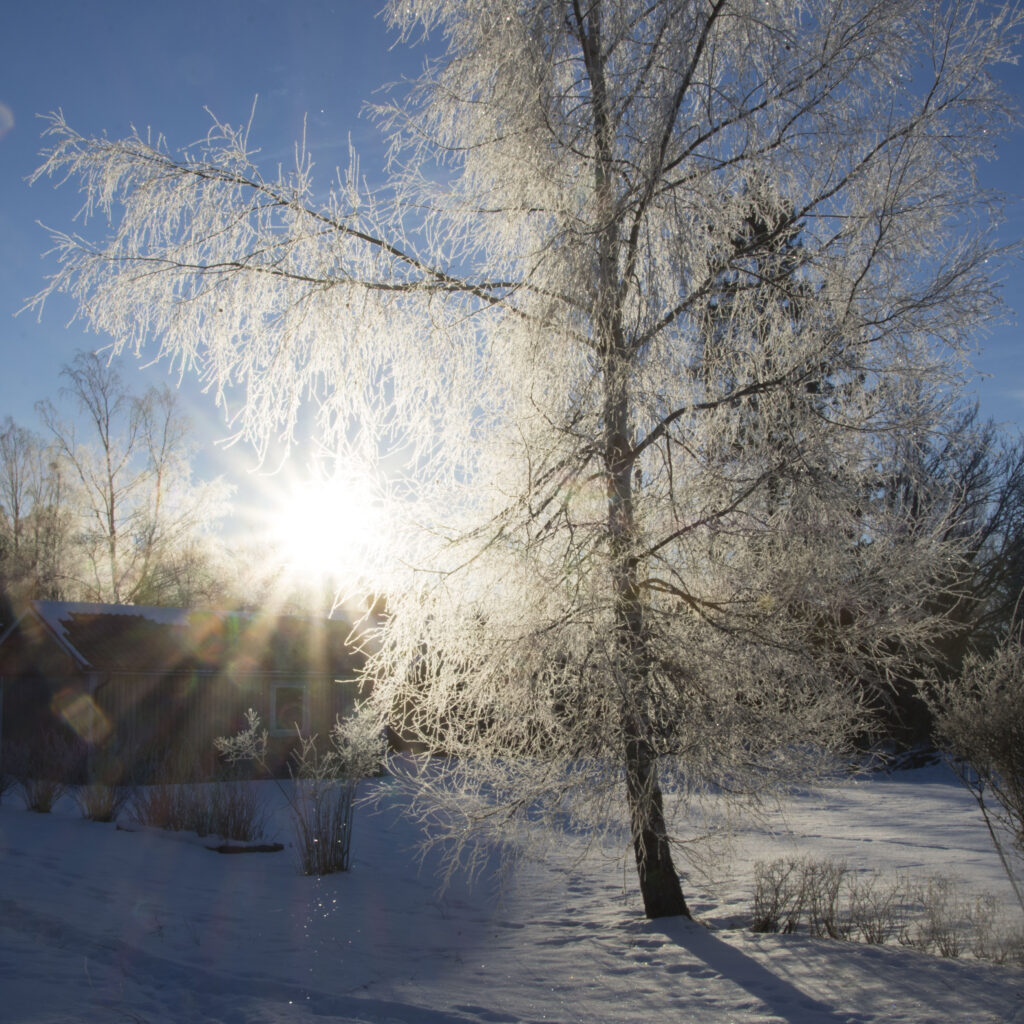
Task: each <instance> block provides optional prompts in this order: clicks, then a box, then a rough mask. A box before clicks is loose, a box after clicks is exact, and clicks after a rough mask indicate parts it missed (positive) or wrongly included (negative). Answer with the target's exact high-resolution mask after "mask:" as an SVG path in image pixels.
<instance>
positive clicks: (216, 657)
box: [29, 601, 355, 672]
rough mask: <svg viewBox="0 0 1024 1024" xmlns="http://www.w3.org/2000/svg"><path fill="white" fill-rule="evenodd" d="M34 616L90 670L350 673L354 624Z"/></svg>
mask: <svg viewBox="0 0 1024 1024" xmlns="http://www.w3.org/2000/svg"><path fill="white" fill-rule="evenodd" d="M29 614H32V615H34V616H35V617H36V618H37V619H38V620H39V621H40V622H41V623H42V624H43V626H44V628H45V629H46V630H47V631H48V632H49V633H50V635H51V636H53V638H54V639H55V640H56V641H57V643H58V644H60V645H61V647H63V648H64V650H65V651H66V652H67V653H68V654H69V655H70V656H71V657H72V658H73V659H74V660H75V662H77V663H78V664H79V665H80V666H81V667H82V668H84V669H87V670H90V669H91V670H104V669H105V670H109V671H129V672H151V671H161V672H164V671H170V670H198V671H210V670H217V669H221V668H224V667H225V666H226V665H227V664H229V663H230V664H233V665H235V666H238V667H244V668H246V669H248V670H252V671H297V670H302V669H313V667H314V666H317V669H316V670H319V671H332V672H333V671H339V672H348V671H352V670H353V668H354V664H355V663H354V654H355V651H354V645H353V644H352V643H351V638H350V634H351V630H352V625H351V622H349V621H348V620H345V619H332V620H327V619H315V618H300V617H297V616H273V615H261V614H258V613H253V612H230V611H215V610H198V609H189V608H159V607H153V606H149V605H115V604H96V603H90V602H83V601H33V602H32V603H31V611H30V613H29Z"/></svg>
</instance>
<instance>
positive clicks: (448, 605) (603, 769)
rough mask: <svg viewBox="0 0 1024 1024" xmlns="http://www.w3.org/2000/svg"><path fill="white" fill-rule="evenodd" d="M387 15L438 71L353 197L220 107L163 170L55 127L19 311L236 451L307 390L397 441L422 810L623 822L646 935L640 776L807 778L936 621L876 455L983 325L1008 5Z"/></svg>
mask: <svg viewBox="0 0 1024 1024" xmlns="http://www.w3.org/2000/svg"><path fill="white" fill-rule="evenodd" d="M386 10H387V13H388V16H389V18H390V20H391V23H392V25H393V26H394V27H395V28H396V29H397V30H398V32H399V33H400V35H401V37H402V39H403V40H405V41H407V42H413V41H414V40H415V39H416V37H417V36H418V35H419V34H420V33H421V32H427V33H434V34H439V35H440V36H441V37H443V39H444V42H445V44H446V51H445V55H444V57H443V59H441V60H440V61H437V62H433V63H430V64H428V65H427V66H426V68H425V70H424V71H423V73H422V75H421V76H420V77H419V78H418V79H417V80H416V81H414V82H412V83H411V84H410V86H409V87H408V89H406V90H405V91H404V92H402V93H401V94H400V95H399V96H398V97H397V98H396V99H394V100H393V101H391V102H388V103H386V104H384V105H382V106H381V107H380V108H378V110H377V114H378V117H379V119H380V122H381V124H382V126H383V128H384V130H385V131H386V132H387V133H388V136H389V138H390V140H391V156H390V162H389V167H388V172H389V174H388V178H387V183H386V185H385V186H384V187H382V188H379V189H377V188H370V187H368V186H367V185H366V183H365V182H364V181H363V179H362V178H361V176H360V171H359V166H358V162H357V161H356V159H355V157H354V156H353V159H352V161H351V164H350V167H349V170H348V172H347V173H346V174H344V175H339V176H338V177H337V179H336V181H335V182H334V183H333V185H331V186H330V187H329V189H328V190H327V191H326V192H320V191H317V190H316V189H315V188H314V185H313V163H312V160H311V158H310V156H309V155H308V154H307V153H306V151H305V147H304V145H301V144H300V145H299V146H298V147H297V149H296V160H295V166H294V168H293V169H292V170H290V171H284V170H279V171H278V172H277V173H276V174H274V175H273V176H269V177H268V176H265V175H264V173H263V172H261V170H260V169H259V167H258V166H257V164H256V157H255V151H254V149H253V148H252V145H251V143H250V141H249V139H250V127H249V126H245V127H240V128H236V127H233V126H231V125H229V124H227V123H224V122H222V121H218V120H214V122H213V125H212V127H211V129H210V133H209V135H208V136H207V138H206V139H205V140H204V141H203V142H201V143H200V144H198V145H196V146H194V147H192V148H191V149H189V150H187V151H185V152H184V153H183V154H180V155H179V154H175V153H173V152H172V151H171V150H170V149H169V148H168V146H167V145H166V143H165V142H164V141H163V140H162V139H160V138H155V139H154V138H151V137H150V136H148V135H146V136H144V135H142V134H140V133H134V134H132V135H131V136H129V137H128V138H125V139H121V140H111V139H108V138H106V137H100V138H86V137H84V136H81V135H79V134H78V133H76V132H75V131H74V130H73V129H72V128H71V127H70V126H69V125H68V124H67V122H66V121H65V120H64V117H63V116H62V115H61V114H59V113H58V114H55V115H53V116H52V117H51V119H50V124H49V129H48V138H49V146H48V148H47V150H46V151H45V162H44V163H43V165H42V166H41V168H40V169H39V171H38V172H37V177H39V176H44V175H48V176H52V177H55V178H57V179H60V180H63V179H71V180H73V181H75V182H77V184H78V187H79V188H80V189H81V190H82V194H83V203H84V205H83V218H84V219H85V220H86V222H89V221H90V218H92V217H94V215H100V216H99V217H97V218H96V219H97V220H99V221H100V222H101V230H99V231H98V232H96V235H95V237H81V236H78V235H68V234H64V233H60V232H57V233H55V236H54V238H55V246H56V255H57V258H58V260H59V269H58V270H57V272H56V274H55V276H54V277H53V278H52V279H51V281H50V284H49V285H48V287H47V289H46V290H45V291H44V292H43V293H42V295H41V296H40V297H39V299H38V302H40V303H41V302H42V301H43V299H44V298H45V295H46V294H48V293H50V292H53V291H64V292H68V293H70V294H71V295H72V296H73V297H74V298H75V299H76V300H77V302H78V306H79V310H80V315H81V316H82V317H84V318H85V319H86V320H87V321H88V323H89V324H90V326H92V327H93V328H95V329H96V330H98V331H103V332H107V333H109V334H110V335H112V336H113V338H114V339H115V345H116V346H117V347H118V348H119V349H123V348H131V349H141V348H142V347H143V346H144V345H157V346H158V347H159V351H160V353H161V355H163V356H165V357H167V358H169V359H171V360H173V361H174V362H176V363H177V364H178V365H179V366H180V367H181V369H182V370H183V371H185V370H192V369H194V370H196V371H198V373H199V374H200V375H201V376H202V378H203V379H204V380H205V381H206V382H207V384H208V385H209V386H210V387H212V388H213V389H215V391H216V392H217V394H218V395H219V396H221V397H222V398H225V399H226V398H227V397H229V396H232V395H235V394H239V395H240V396H241V405H240V407H239V408H238V411H237V421H236V422H237V427H238V430H239V432H240V434H241V435H244V436H246V437H248V438H250V439H252V440H254V441H255V442H256V443H257V444H258V445H263V444H265V443H266V441H267V439H268V438H269V437H270V436H272V435H273V433H274V432H275V431H278V432H283V434H284V436H286V437H287V436H290V435H291V433H292V431H293V430H294V427H295V424H296V420H297V416H298V412H299V409H300V406H301V403H302V401H303V399H304V397H312V398H314V399H315V401H316V402H317V403H318V405H317V409H318V415H319V427H320V430H321V433H322V435H323V438H324V439H325V440H326V441H327V442H328V443H330V444H332V445H333V446H334V447H335V448H336V449H337V450H339V451H345V452H346V453H347V454H348V455H349V456H351V457H353V458H362V459H366V460H371V461H372V460H377V459H379V458H380V457H381V453H382V452H384V451H387V452H389V453H390V455H391V465H392V468H393V466H394V464H395V462H396V461H401V463H402V465H403V466H404V471H403V472H404V475H402V476H401V479H400V480H399V481H398V482H397V483H396V486H395V491H396V494H397V496H398V497H399V498H400V500H399V501H398V503H397V504H398V506H399V511H400V512H401V513H402V515H403V517H404V519H405V522H406V523H407V527H408V529H407V535H406V536H403V538H402V550H403V559H402V560H401V561H400V563H399V564H398V565H397V566H396V568H395V573H394V575H393V577H392V578H391V579H390V580H389V581H388V587H387V592H388V611H389V616H388V619H387V623H386V626H385V627H384V630H383V635H382V637H381V646H380V650H379V653H377V654H376V655H375V656H374V657H373V659H372V660H371V664H370V668H369V670H368V672H369V675H370V677H371V678H372V681H373V684H374V698H373V699H374V701H375V703H376V705H377V707H378V708H379V709H380V711H381V713H383V714H385V715H387V716H388V717H389V718H390V719H391V721H392V722H393V723H394V724H395V725H396V726H399V727H401V728H402V729H403V730H405V731H406V733H407V734H408V735H409V736H410V737H411V738H412V739H414V740H416V741H418V742H419V743H421V744H423V745H424V746H425V747H426V748H427V749H429V750H434V751H443V752H444V753H445V754H446V755H447V756H448V757H449V760H448V761H447V762H445V763H446V764H447V765H448V768H449V770H447V771H438V770H437V769H436V765H434V766H431V767H430V770H428V771H426V772H425V773H424V774H423V776H422V777H421V779H420V780H419V781H420V782H421V783H422V784H423V785H424V787H425V788H426V789H427V790H428V791H431V793H432V796H433V797H434V798H435V800H436V801H441V803H440V804H437V803H435V805H434V806H445V807H447V808H448V813H447V814H444V815H442V818H443V820H444V821H445V822H447V824H448V826H449V827H450V829H451V832H452V834H453V835H454V836H455V837H456V839H457V841H458V842H460V843H464V842H465V841H466V839H467V837H472V836H484V837H485V838H486V837H492V836H495V835H497V836H499V837H508V836H514V835H516V834H517V833H518V832H519V831H520V830H521V829H522V827H523V826H524V824H525V823H528V822H530V821H538V820H539V821H550V822H557V823H563V824H564V823H565V821H566V820H568V821H570V822H577V821H578V822H585V823H588V824H590V825H593V824H594V823H597V824H607V823H608V822H609V821H612V820H615V815H617V814H621V812H620V811H619V808H620V806H621V805H622V804H623V802H624V803H625V805H626V807H627V810H626V812H625V821H626V829H625V835H626V836H627V837H628V840H629V842H630V845H631V846H632V847H633V850H634V853H635V857H636V861H637V867H638V872H639V878H640V885H641V891H642V893H643V897H644V905H645V910H646V912H647V913H648V915H650V916H658V915H663V914H678V913H685V912H686V909H687V908H686V903H685V900H684V898H683V894H682V892H681V889H680V887H679V882H678V876H677V873H676V871H675V868H674V865H673V863H672V859H671V844H672V841H673V839H674V838H678V837H679V833H676V832H673V827H672V825H671V823H670V822H669V821H668V820H666V816H665V814H664V807H663V793H664V792H665V791H679V792H680V793H682V794H683V795H684V797H685V798H686V799H691V798H693V797H695V796H697V795H699V794H700V793H701V792H703V791H705V790H706V789H707V788H709V787H715V788H717V789H718V790H720V791H724V792H728V793H731V794H736V795H744V796H749V797H751V798H753V799H756V798H758V797H759V796H761V795H763V794H765V793H767V792H769V791H770V790H771V789H773V788H774V787H776V786H778V785H780V784H781V785H786V784H789V783H792V782H794V781H796V780H800V779H804V778H806V777H807V775H808V773H813V772H815V771H817V770H820V769H821V768H822V767H823V766H824V765H827V764H828V763H830V761H831V759H832V758H833V757H834V756H835V755H836V754H837V753H838V752H840V751H841V750H842V748H843V744H844V742H845V740H846V739H847V738H848V737H849V735H850V730H851V728H855V727H856V723H857V721H858V718H859V711H860V707H861V703H862V701H863V696H864V692H865V686H868V685H871V684H872V682H876V683H879V684H881V683H882V682H884V679H885V677H886V675H887V673H890V672H893V671H896V670H897V669H898V668H899V667H900V666H901V665H902V664H903V659H904V657H905V656H906V654H907V653H908V652H911V651H913V650H914V649H916V648H919V647H920V645H921V644H924V643H926V642H927V641H928V639H929V638H930V637H931V636H932V635H933V634H934V631H935V629H936V625H937V624H936V622H935V621H932V620H930V619H929V618H928V617H927V615H926V614H925V613H924V612H922V610H921V606H922V602H921V596H922V593H923V592H924V591H925V590H926V589H927V588H928V587H929V586H930V585H932V584H933V581H934V580H935V579H937V578H948V573H946V574H940V573H938V572H937V571H936V567H937V566H940V565H941V566H948V565H949V562H950V560H951V559H955V558H956V557H957V552H956V551H955V549H953V548H952V547H950V546H949V545H947V544H946V543H945V542H944V541H943V540H942V538H943V536H945V535H946V533H948V531H944V530H943V524H942V523H939V522H934V521H931V520H929V519H927V518H926V517H925V518H922V517H921V516H920V515H914V514H913V512H912V510H910V509H908V508H906V507H903V506H902V505H901V503H900V502H899V501H898V500H888V499H887V498H886V497H885V490H886V489H885V474H886V467H887V466H888V465H891V464H892V462H893V460H894V459H897V458H898V457H899V455H900V451H901V446H906V445H913V443H914V440H915V438H920V437H922V436H923V435H924V434H925V433H927V432H928V431H930V430H933V429H935V426H936V424H937V423H939V422H941V417H942V406H943V402H944V397H943V396H944V395H946V394H948V393H949V390H950V389H951V388H952V387H953V386H954V385H955V384H956V382H957V381H958V379H959V376H958V375H959V373H960V369H959V364H958V361H957V360H958V357H959V353H960V352H961V351H962V350H963V349H964V348H965V347H966V346H968V345H969V344H971V343H972V341H973V340H974V336H975V332H976V331H977V329H978V327H979V325H980V324H981V323H982V322H983V321H984V320H985V318H986V317H988V316H989V315H991V314H992V313H993V312H994V310H995V309H996V305H997V303H996V296H995V293H994V286H993V279H992V273H993V271H994V268H995V266H996V264H997V261H995V260H993V259H992V257H993V256H997V255H998V252H997V249H996V247H995V243H994V242H993V236H992V234H991V230H990V229H991V227H992V225H993V224H994V218H995V216H996V215H997V212H998V208H997V204H996V202H995V200H994V199H993V198H992V197H989V196H986V195H984V194H983V193H982V192H981V190H980V189H979V187H978V184H977V181H976V179H975V176H974V165H975V162H976V161H977V160H978V159H979V158H984V157H988V156H991V155H992V146H993V138H994V136H995V134H997V133H998V132H999V131H1000V130H1002V129H1004V128H1005V127H1007V126H1008V125H1009V124H1010V122H1011V121H1012V114H1011V112H1010V110H1009V108H1008V106H1007V102H1006V100H1005V98H1004V97H1003V96H1002V95H1001V94H1000V92H999V90H998V88H997V87H996V84H995V82H994V80H993V79H992V78H991V76H990V73H989V69H990V68H991V67H992V66H993V65H996V64H998V63H999V62H1002V61H1007V60H1010V59H1012V55H1013V46H1014V45H1015V42H1016V40H1017V38H1018V35H1019V29H1020V15H1019V13H1017V12H1016V11H1015V10H1014V9H1013V8H1012V7H1010V6H1006V7H1003V6H1000V5H997V4H980V3H970V2H957V0H951V2H949V3H941V4H926V5H922V4H920V3H917V2H909V0H838V2H835V0H829V2H825V0H805V2H802V3H792V2H785V3H783V2H774V0H773V2H767V3H765V2H754V0H713V2H703V0H702V2H698V0H657V2H655V3H651V4H640V3H637V2H635V0H587V2H584V0H557V2H556V0H520V2H515V3H509V2H507V0H501V2H498V0H481V2H479V3H474V4H465V3H462V2H455V0H415V2H411V3H410V2H404V3H397V2H395V3H391V4H389V5H388V7H387V8H386ZM107 219H109V220H110V223H111V227H110V229H109V231H108V232H107V233H106V234H104V233H103V231H102V222H103V221H106V220H107ZM85 230H88V228H83V231H85ZM446 798H450V799H448V802H447V803H445V799H446Z"/></svg>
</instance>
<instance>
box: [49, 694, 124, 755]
mask: <svg viewBox="0 0 1024 1024" xmlns="http://www.w3.org/2000/svg"><path fill="white" fill-rule="evenodd" d="M50 707H51V708H52V710H53V713H54V714H55V715H59V716H60V717H61V718H63V719H64V721H65V722H66V723H67V724H68V725H69V726H70V727H71V728H72V729H73V730H74V731H75V732H76V733H77V734H78V735H79V736H80V737H81V738H82V739H83V740H85V741H86V743H93V744H99V743H102V742H103V741H104V740H105V739H106V738H107V737H108V736H109V735H110V721H109V719H108V718H107V716H106V715H105V714H104V713H103V712H102V711H101V710H100V709H99V708H98V707H97V706H96V702H95V701H94V700H93V699H92V697H90V696H89V695H88V694H87V693H79V692H76V691H75V690H61V691H60V693H58V694H57V696H56V697H54V698H53V701H52V703H51V705H50Z"/></svg>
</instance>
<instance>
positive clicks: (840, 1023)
mask: <svg viewBox="0 0 1024 1024" xmlns="http://www.w3.org/2000/svg"><path fill="white" fill-rule="evenodd" d="M648 931H649V932H653V933H660V934H662V935H664V936H665V938H666V939H668V941H669V942H670V943H672V944H673V945H676V946H678V947H679V948H680V949H684V950H686V951H687V952H688V953H690V954H691V955H692V956H694V957H696V958H697V959H698V960H700V961H701V962H702V963H703V964H705V965H706V967H707V968H708V969H709V970H710V971H712V972H714V974H715V975H718V976H719V977H721V978H723V979H724V980H726V981H729V982H732V983H733V984H734V985H736V986H737V987H739V988H741V989H743V990H744V991H745V992H747V993H748V994H749V995H750V996H751V997H752V998H753V999H756V1000H757V1001H758V1002H759V1003H761V1004H762V1006H763V1007H764V1010H765V1011H766V1012H768V1013H771V1014H774V1015H775V1016H777V1017H778V1018H780V1019H781V1020H783V1021H788V1022H790V1024H860V1022H864V1024H867V1022H868V1021H870V1020H875V1019H877V1018H875V1017H874V1016H865V1015H863V1014H859V1013H855V1012H851V1011H850V1010H848V1009H844V1010H841V1011H840V1010H836V1009H835V1007H833V1006H829V1005H828V1004H826V1003H823V1002H821V1000H820V999H816V998H814V997H813V996H809V995H807V993H806V992H803V991H802V990H801V989H799V988H798V987H797V986H796V985H794V984H793V983H792V982H789V981H786V980H785V979H784V978H781V977H779V975H778V974H775V973H773V972H772V971H771V970H769V969H768V968H766V967H764V966H763V965H762V964H760V963H758V962H757V961H756V960H754V959H753V958H751V957H749V956H747V954H746V953H744V952H742V951H741V950H738V949H736V948H735V947H734V946H730V945H729V944H728V943H727V942H724V941H722V939H719V938H718V937H716V936H715V935H714V934H713V933H712V932H710V931H708V929H707V928H705V927H703V925H700V924H697V923H695V922H693V921H687V920H685V919H682V918H675V919H670V918H666V919H663V920H659V921H653V922H650V924H649V925H648Z"/></svg>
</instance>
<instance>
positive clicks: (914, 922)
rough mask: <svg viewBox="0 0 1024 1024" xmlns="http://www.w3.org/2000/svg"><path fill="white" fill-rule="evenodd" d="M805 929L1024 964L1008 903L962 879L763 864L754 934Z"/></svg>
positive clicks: (1020, 932)
mask: <svg viewBox="0 0 1024 1024" xmlns="http://www.w3.org/2000/svg"><path fill="white" fill-rule="evenodd" d="M801 921H804V922H806V927H807V930H808V932H809V933H810V934H811V935H816V936H828V937H829V938H835V939H848V938H850V937H852V936H856V937H858V938H859V939H860V940H861V941H863V942H867V943H872V944H876V945H881V944H883V943H885V942H889V941H897V942H899V943H901V944H902V945H905V946H912V947H914V948H916V949H920V950H923V951H925V952H928V953H935V954H938V955H939V956H944V957H951V958H956V957H960V956H962V955H963V954H964V953H965V952H968V951H970V952H972V953H973V954H974V956H976V957H977V958H978V959H980V960H989V961H992V962H994V963H1007V962H1017V963H1024V929H1022V928H1021V927H1020V926H1019V925H1014V924H1011V923H1010V921H1009V919H1008V916H1007V912H1006V909H1005V907H1004V905H1003V901H1001V900H999V899H998V898H996V897H994V896H992V895H990V894H988V893H982V894H981V895H980V896H968V895H966V894H965V893H964V892H963V891H962V890H961V888H960V886H959V885H958V884H957V882H956V881H955V880H954V879H951V878H947V877H943V876H932V877H929V878H925V879H924V880H922V881H920V882H914V881H913V880H912V879H911V878H910V877H909V876H908V875H906V874H896V875H894V876H892V877H889V878H887V877H886V876H884V875H882V874H881V873H880V872H877V871H875V872H872V873H870V874H857V873H856V872H852V871H850V870H849V869H848V867H847V865H846V864H845V863H844V862H842V861H831V860H811V859H795V858H790V859H779V860H775V861H772V862H770V863H764V862H758V863H757V864H755V865H754V894H753V902H752V906H751V924H750V927H751V930H752V931H755V932H786V933H789V932H795V931H796V930H797V928H798V927H799V926H800V923H801Z"/></svg>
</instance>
